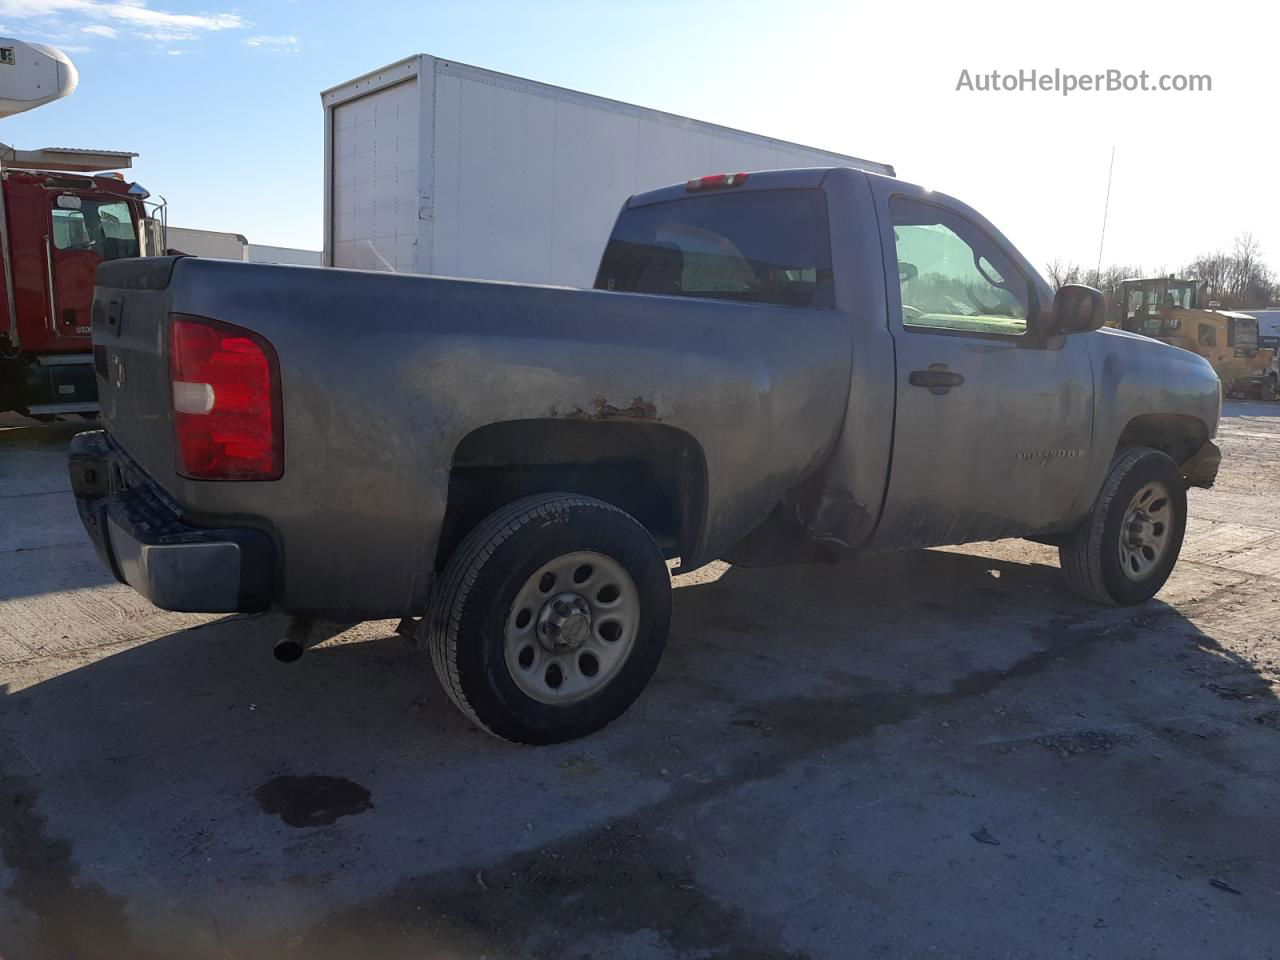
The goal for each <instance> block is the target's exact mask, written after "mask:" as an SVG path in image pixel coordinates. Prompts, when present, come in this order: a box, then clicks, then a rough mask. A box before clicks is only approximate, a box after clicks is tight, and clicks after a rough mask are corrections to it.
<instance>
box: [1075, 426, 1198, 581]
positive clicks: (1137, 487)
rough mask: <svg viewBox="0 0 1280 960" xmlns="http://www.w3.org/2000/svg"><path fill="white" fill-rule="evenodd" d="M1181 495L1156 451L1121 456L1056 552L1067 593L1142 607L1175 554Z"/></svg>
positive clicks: (1182, 517)
mask: <svg viewBox="0 0 1280 960" xmlns="http://www.w3.org/2000/svg"><path fill="white" fill-rule="evenodd" d="M1186 527H1187V488H1186V483H1185V482H1184V481H1183V479H1182V477H1181V476H1180V475H1179V474H1178V468H1177V466H1176V465H1175V464H1174V462H1173V461H1172V460H1171V459H1169V457H1167V456H1166V455H1165V454H1163V453H1161V452H1160V451H1159V450H1152V449H1150V448H1147V447H1133V448H1129V449H1126V450H1122V451H1120V452H1119V453H1118V454H1117V455H1116V457H1115V459H1114V460H1112V461H1111V469H1110V471H1109V472H1108V474H1107V479H1106V481H1105V482H1104V483H1103V485H1102V492H1101V493H1099V494H1098V499H1097V501H1096V502H1095V503H1094V505H1093V509H1092V510H1091V511H1090V512H1089V515H1088V516H1087V517H1085V519H1084V522H1082V523H1081V524H1080V526H1079V527H1077V528H1076V529H1075V531H1073V532H1072V533H1071V534H1070V535H1069V536H1068V537H1067V539H1066V541H1065V542H1064V543H1063V544H1062V545H1061V546H1059V547H1058V557H1059V559H1060V561H1061V563H1062V570H1063V573H1065V574H1066V577H1067V583H1068V584H1070V586H1071V589H1072V590H1074V591H1075V592H1076V593H1078V594H1080V596H1082V597H1084V598H1085V599H1087V600H1093V601H1095V602H1097V603H1104V604H1111V605H1121V606H1125V605H1129V604H1135V603H1142V602H1143V601H1144V600H1149V599H1150V598H1151V597H1153V596H1155V594H1156V592H1157V591H1158V590H1159V589H1160V588H1161V587H1163V586H1164V583H1165V581H1166V580H1168V579H1169V574H1170V573H1171V572H1172V571H1173V565H1174V564H1175V563H1176V562H1177V560H1178V553H1179V551H1181V549H1182V537H1183V534H1184V533H1185V532H1186Z"/></svg>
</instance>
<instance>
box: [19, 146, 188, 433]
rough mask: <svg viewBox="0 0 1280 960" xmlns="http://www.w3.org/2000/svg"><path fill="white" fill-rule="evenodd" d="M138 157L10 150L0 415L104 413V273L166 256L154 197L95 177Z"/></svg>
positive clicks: (117, 179) (116, 178)
mask: <svg viewBox="0 0 1280 960" xmlns="http://www.w3.org/2000/svg"><path fill="white" fill-rule="evenodd" d="M133 156H135V155H134V154H130V153H118V152H103V151H72V150H56V149H46V150H39V151H16V150H12V149H11V148H0V163H3V165H4V166H5V167H6V169H4V170H3V173H0V191H2V193H3V203H2V204H0V276H2V277H3V281H2V285H0V300H2V301H3V309H0V411H6V410H16V411H18V412H19V413H23V414H26V415H28V416H35V417H53V416H57V415H61V414H83V415H92V414H95V413H97V410H98V398H97V385H96V383H95V380H94V373H93V341H92V338H91V336H90V319H89V314H90V308H91V306H92V302H93V284H94V274H95V272H96V271H97V268H98V265H99V264H101V263H103V262H104V261H107V260H119V259H121V258H124V257H137V256H140V255H144V254H146V253H161V252H163V251H162V249H161V248H160V244H161V243H162V242H163V241H162V240H161V239H160V238H161V235H162V228H159V229H158V228H157V227H158V225H159V223H160V221H159V220H157V219H156V218H155V217H153V216H149V215H148V214H149V210H148V204H147V203H146V201H147V199H148V197H149V194H148V193H147V191H146V190H145V189H144V188H143V187H141V186H140V185H139V184H136V183H130V182H128V181H126V180H125V179H124V177H123V176H122V175H121V174H120V173H101V172H94V171H95V170H100V169H101V168H102V167H104V166H123V167H128V166H129V160H130V159H131V158H132V157H133ZM18 163H21V164H24V166H22V167H21V168H19V167H18V166H17V164H18ZM28 163H30V164H32V165H33V166H34V165H35V164H37V163H38V164H40V165H41V166H42V167H51V168H52V169H29V168H27V167H26V166H25V164H28Z"/></svg>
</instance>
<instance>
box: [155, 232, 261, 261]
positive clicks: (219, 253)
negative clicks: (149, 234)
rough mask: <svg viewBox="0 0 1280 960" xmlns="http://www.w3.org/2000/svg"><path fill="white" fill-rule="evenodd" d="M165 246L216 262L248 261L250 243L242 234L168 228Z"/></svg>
mask: <svg viewBox="0 0 1280 960" xmlns="http://www.w3.org/2000/svg"><path fill="white" fill-rule="evenodd" d="M165 245H166V246H167V247H168V249H170V250H180V251H182V252H183V253H189V254H191V256H193V257H210V258H213V259H216V260H248V259H249V241H248V240H246V239H245V237H244V234H241V233H226V232H224V231H222V230H196V229H195V228H193V227H166V228H165Z"/></svg>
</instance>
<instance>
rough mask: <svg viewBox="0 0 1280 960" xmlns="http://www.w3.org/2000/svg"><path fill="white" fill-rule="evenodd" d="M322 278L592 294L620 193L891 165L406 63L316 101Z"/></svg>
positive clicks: (471, 70) (500, 77)
mask: <svg viewBox="0 0 1280 960" xmlns="http://www.w3.org/2000/svg"><path fill="white" fill-rule="evenodd" d="M320 97H321V101H322V103H323V105H324V118H325V198H324V199H325V211H324V220H325V230H324V263H325V265H327V266H335V267H355V268H359V269H366V270H390V271H396V272H403V273H433V274H441V275H445V276H454V277H478V278H483V279H490V280H515V281H522V282H527V283H556V284H567V285H571V286H588V287H589V286H591V284H592V283H593V282H594V280H595V273H596V268H597V266H598V264H599V260H600V254H601V252H602V251H603V249H604V244H605V240H606V239H607V238H608V235H609V231H610V229H611V227H612V226H613V221H614V218H615V217H616V216H617V213H618V209H619V208H620V206H621V205H622V203H623V201H624V200H625V199H626V198H627V197H628V196H630V195H631V194H633V193H638V192H640V191H643V190H648V189H651V188H654V187H660V186H664V185H666V184H670V183H676V182H679V181H682V180H687V179H689V178H691V177H696V176H701V175H703V174H708V173H719V172H728V173H734V172H738V171H751V170H764V169H770V168H778V167H814V166H850V167H858V168H861V169H864V170H872V171H874V172H876V173H883V174H888V175H890V176H892V175H893V168H892V167H891V166H889V165H888V164H884V163H872V162H870V161H867V160H860V159H858V158H857V157H848V156H844V155H842V154H838V153H831V152H829V151H826V150H819V149H816V148H814V147H806V146H801V145H800V144H795V143H788V142H786V141H784V140H775V139H773V138H771V137H764V136H760V135H758V134H754V133H745V132H743V131H741V130H733V129H730V128H728V127H721V126H716V125H715V124H710V123H703V122H701V121H698V120H690V119H689V118H687V117H679V116H675V115H674V114H670V113H662V112H660V111H658V110H648V109H645V108H644V107H637V106H633V105H632V104H628V103H620V102H618V101H616V100H607V99H605V98H603V97H596V96H591V95H590V94H585V93H577V92H575V91H573V90H565V89H563V88H561V87H553V86H549V85H547V84H544V83H535V82H534V81H532V80H524V79H521V78H519V77H512V76H508V75H507V74H502V73H495V72H493V71H492V70H483V69H480V68H479V67H470V66H466V65H464V64H460V63H454V62H452V61H449V60H441V59H438V58H436V57H431V56H427V55H425V54H419V55H417V56H412V57H407V58H406V59H404V60H400V61H398V62H396V63H393V64H390V65H389V66H386V67H383V68H382V69H381V70H375V71H373V72H371V73H367V74H364V75H363V76H360V77H357V78H356V79H354V80H351V81H349V82H347V83H344V84H341V85H339V86H336V87H332V88H330V89H328V90H325V91H324V92H323V93H322V94H321V95H320Z"/></svg>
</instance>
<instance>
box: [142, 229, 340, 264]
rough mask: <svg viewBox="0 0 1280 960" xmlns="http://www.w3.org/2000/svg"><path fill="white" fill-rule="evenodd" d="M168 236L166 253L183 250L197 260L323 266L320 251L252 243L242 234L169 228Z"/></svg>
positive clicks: (167, 230) (322, 257)
mask: <svg viewBox="0 0 1280 960" xmlns="http://www.w3.org/2000/svg"><path fill="white" fill-rule="evenodd" d="M166 236H167V240H166V246H167V249H169V250H180V251H182V252H183V253H189V254H191V255H192V256H196V257H212V258H214V259H217V260H247V261H248V262H249V263H288V264H294V265H297V266H305V267H318V266H321V265H322V264H323V263H324V256H323V254H322V253H321V252H320V251H319V250H307V249H304V248H302V247H276V246H272V245H271V244H266V243H250V242H249V241H248V240H247V239H246V238H245V236H244V234H242V233H226V232H224V231H221V230H196V229H194V228H192V227H168V228H166Z"/></svg>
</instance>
